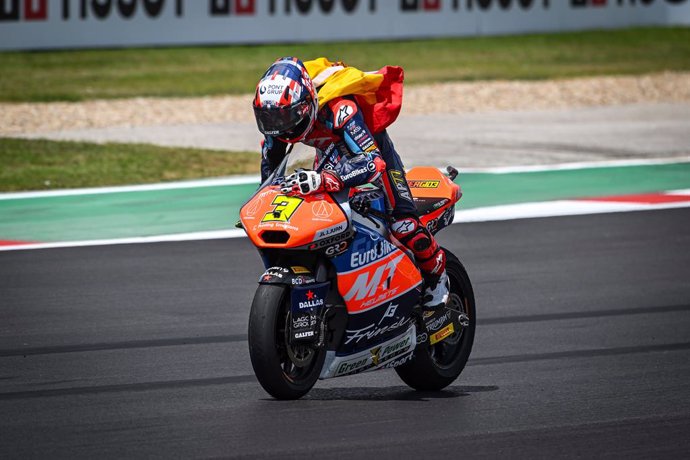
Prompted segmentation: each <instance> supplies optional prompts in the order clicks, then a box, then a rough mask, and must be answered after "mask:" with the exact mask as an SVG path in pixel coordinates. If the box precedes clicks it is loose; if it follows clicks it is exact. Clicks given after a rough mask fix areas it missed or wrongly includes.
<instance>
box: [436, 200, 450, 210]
mask: <svg viewBox="0 0 690 460" xmlns="http://www.w3.org/2000/svg"><path fill="white" fill-rule="evenodd" d="M446 203H448V199H446V198H444V199H442V200H441V201H437V202H436V203H434V205H433V206H432V207H433V208H434V209H438V208H442V207H443V206H445V205H446Z"/></svg>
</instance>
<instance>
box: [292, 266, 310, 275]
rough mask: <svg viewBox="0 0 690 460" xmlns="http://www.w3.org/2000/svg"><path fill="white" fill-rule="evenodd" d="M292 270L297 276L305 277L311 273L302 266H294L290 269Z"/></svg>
mask: <svg viewBox="0 0 690 460" xmlns="http://www.w3.org/2000/svg"><path fill="white" fill-rule="evenodd" d="M290 269H291V270H292V273H294V274H295V275H303V274H308V273H311V272H310V271H309V269H308V268H307V267H302V266H301V265H293V266H292V267H290Z"/></svg>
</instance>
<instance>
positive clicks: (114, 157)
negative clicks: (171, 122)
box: [0, 138, 260, 192]
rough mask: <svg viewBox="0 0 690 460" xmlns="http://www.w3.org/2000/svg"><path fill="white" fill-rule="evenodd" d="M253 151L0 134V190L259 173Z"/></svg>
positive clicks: (255, 154)
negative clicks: (63, 140) (45, 138)
mask: <svg viewBox="0 0 690 460" xmlns="http://www.w3.org/2000/svg"><path fill="white" fill-rule="evenodd" d="M259 162H260V157H259V154H258V153H250V152H220V151H216V150H202V149H182V148H169V147H157V146H152V145H145V144H92V143H86V142H54V141H46V140H25V139H11V138H0V165H2V167H1V168H0V191H3V192H7V191H15V190H47V189H59V188H72V187H100V186H106V185H123V184H145V183H156V182H165V181H173V180H183V179H197V178H203V177H216V176H227V175H231V174H249V173H258V171H259Z"/></svg>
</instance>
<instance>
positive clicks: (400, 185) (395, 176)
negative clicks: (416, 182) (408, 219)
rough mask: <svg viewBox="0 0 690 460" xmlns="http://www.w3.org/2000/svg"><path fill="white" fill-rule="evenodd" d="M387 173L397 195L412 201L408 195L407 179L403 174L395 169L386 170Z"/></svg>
mask: <svg viewBox="0 0 690 460" xmlns="http://www.w3.org/2000/svg"><path fill="white" fill-rule="evenodd" d="M388 175H389V176H390V178H391V181H392V182H393V185H395V189H396V190H397V191H398V195H400V196H401V197H402V198H404V199H406V200H408V201H412V196H410V189H409V188H408V186H407V181H406V180H405V174H404V173H403V172H402V171H398V170H397V169H391V170H389V171H388Z"/></svg>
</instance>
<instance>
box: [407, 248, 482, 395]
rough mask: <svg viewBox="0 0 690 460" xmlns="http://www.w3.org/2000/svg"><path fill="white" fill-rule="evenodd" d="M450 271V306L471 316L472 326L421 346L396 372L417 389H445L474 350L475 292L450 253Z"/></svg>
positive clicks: (463, 366)
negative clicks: (432, 343) (434, 342)
mask: <svg viewBox="0 0 690 460" xmlns="http://www.w3.org/2000/svg"><path fill="white" fill-rule="evenodd" d="M446 272H447V273H448V278H450V304H449V307H450V308H453V309H456V310H458V311H459V312H460V313H464V314H465V315H467V318H468V319H469V321H468V324H467V325H466V326H464V327H463V328H462V329H460V330H459V331H455V332H454V333H453V334H452V335H451V336H450V337H448V338H446V339H445V340H443V341H442V342H439V343H437V344H435V345H428V346H421V347H418V348H417V350H416V351H415V354H414V357H413V358H412V360H410V361H409V362H407V363H405V364H403V365H402V366H398V367H396V368H395V371H396V372H397V373H398V375H399V376H400V378H401V379H402V380H403V382H405V383H406V384H407V385H409V386H411V387H412V388H414V389H415V390H425V391H437V390H441V389H443V388H445V387H447V386H448V385H450V384H451V383H453V382H454V381H455V379H457V378H458V376H459V375H460V373H461V372H462V370H463V369H464V368H465V364H466V363H467V359H468V358H469V357H470V352H471V351H472V343H473V342H474V328H475V324H476V316H475V306H474V292H473V291H472V284H471V283H470V278H469V276H468V275H467V271H466V270H465V267H463V265H462V263H461V262H460V261H459V260H458V258H457V257H455V255H453V254H452V253H451V252H449V251H446Z"/></svg>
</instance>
